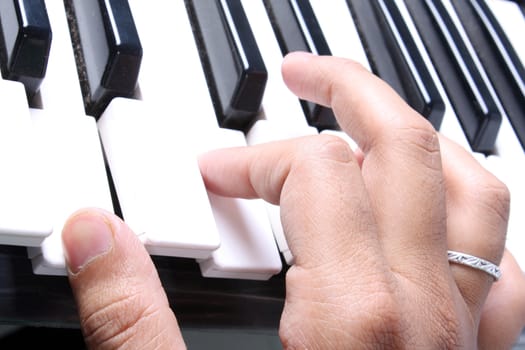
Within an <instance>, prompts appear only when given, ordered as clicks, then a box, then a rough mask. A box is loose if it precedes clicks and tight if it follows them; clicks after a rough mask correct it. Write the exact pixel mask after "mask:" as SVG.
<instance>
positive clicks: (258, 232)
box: [199, 128, 282, 280]
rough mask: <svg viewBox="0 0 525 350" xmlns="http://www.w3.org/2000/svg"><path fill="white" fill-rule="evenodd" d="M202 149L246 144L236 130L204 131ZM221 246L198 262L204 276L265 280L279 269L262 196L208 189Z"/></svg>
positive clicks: (277, 252) (278, 259)
mask: <svg viewBox="0 0 525 350" xmlns="http://www.w3.org/2000/svg"><path fill="white" fill-rule="evenodd" d="M205 136H206V137H204V138H203V140H206V141H205V142H203V144H202V145H201V146H202V147H203V148H204V149H203V151H207V150H211V149H216V148H222V147H234V146H246V140H245V138H244V134H243V133H242V132H240V131H234V130H229V129H223V128H217V129H215V130H212V131H211V132H209V133H206V135H205ZM208 197H209V199H210V203H211V206H212V210H213V215H214V217H215V222H216V223H217V227H218V230H219V235H220V239H221V246H220V247H219V248H218V249H217V250H215V251H214V252H213V253H212V256H211V257H210V258H209V259H206V260H201V261H199V264H200V268H201V272H202V275H203V276H205V277H223V278H241V279H256V280H266V279H269V278H270V277H271V276H273V275H275V274H277V273H279V272H280V271H281V268H282V265H281V258H280V256H279V250H278V249H277V245H276V242H275V239H274V236H273V232H272V227H271V226H270V221H269V220H268V216H267V215H266V210H265V206H264V203H265V202H263V200H262V199H241V198H227V197H223V196H219V195H216V194H214V193H212V192H209V191H208Z"/></svg>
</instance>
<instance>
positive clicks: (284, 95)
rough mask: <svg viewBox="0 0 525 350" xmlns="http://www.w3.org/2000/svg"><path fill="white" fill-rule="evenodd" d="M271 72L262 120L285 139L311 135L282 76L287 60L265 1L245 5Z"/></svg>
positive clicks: (247, 15) (248, 2)
mask: <svg viewBox="0 0 525 350" xmlns="http://www.w3.org/2000/svg"><path fill="white" fill-rule="evenodd" d="M241 2H242V5H243V7H244V11H245V12H246V17H247V18H248V21H249V22H250V25H251V28H252V31H253V34H254V36H255V39H256V40H257V44H258V45H259V50H260V51H261V56H262V58H263V60H264V64H265V65H266V69H267V70H268V82H267V83H266V90H265V94H264V97H263V101H262V111H261V115H260V119H266V120H269V121H272V123H273V124H275V125H276V126H279V128H280V129H281V130H282V131H283V132H282V134H281V135H282V136H284V137H286V138H288V137H295V136H300V135H304V134H305V133H306V134H309V133H310V131H309V130H308V129H309V128H310V127H309V126H308V123H307V121H306V117H305V115H304V112H303V110H302V107H301V104H300V102H299V99H298V98H297V97H296V96H295V95H294V94H293V93H292V92H291V91H290V90H289V89H288V88H287V86H286V84H285V83H284V81H283V78H282V75H281V64H282V61H283V56H282V53H281V49H280V48H279V45H278V43H277V39H276V37H275V35H274V32H273V29H272V25H271V23H270V20H269V18H268V15H267V13H266V9H265V8H264V4H263V2H262V1H252V0H243V1H241Z"/></svg>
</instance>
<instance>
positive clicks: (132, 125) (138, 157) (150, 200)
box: [98, 98, 220, 258]
mask: <svg viewBox="0 0 525 350" xmlns="http://www.w3.org/2000/svg"><path fill="white" fill-rule="evenodd" d="M163 114H164V115H163ZM165 114H170V111H165V110H164V109H163V108H161V109H158V108H156V107H155V106H153V105H148V104H147V103H146V102H144V101H138V100H132V99H124V98H116V99H113V101H112V102H111V103H110V105H109V106H108V108H107V109H106V111H105V112H104V113H103V114H102V116H101V118H100V119H99V121H98V127H99V132H100V135H101V139H102V144H103V148H104V151H105V154H106V157H107V162H108V164H109V167H110V169H111V174H112V178H113V181H114V183H115V189H116V192H117V195H118V199H119V204H120V207H121V210H122V215H123V217H124V220H125V221H126V222H127V223H128V224H129V225H130V227H131V228H132V229H133V230H134V232H135V233H136V234H137V235H139V237H140V238H141V239H142V241H143V242H144V244H145V245H146V248H147V249H148V251H149V252H150V253H151V254H153V255H169V256H180V257H189V258H207V257H209V256H210V255H211V253H212V252H213V251H214V250H215V249H217V248H218V247H219V244H220V240H219V234H218V232H217V227H216V225H215V220H214V218H213V213H212V211H211V207H210V203H209V200H208V196H207V193H206V189H205V187H204V182H203V180H202V177H201V174H200V170H199V167H198V163H197V158H196V147H195V146H194V142H195V141H196V139H197V138H196V137H195V136H196V134H194V133H191V132H188V130H190V129H188V128H180V129H178V130H177V129H173V128H170V127H166V125H165V124H164V123H163V122H164V121H165V120H166V115H165Z"/></svg>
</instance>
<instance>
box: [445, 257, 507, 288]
mask: <svg viewBox="0 0 525 350" xmlns="http://www.w3.org/2000/svg"><path fill="white" fill-rule="evenodd" d="M447 254H448V261H449V262H452V263H456V264H461V265H466V266H470V267H472V268H474V269H478V270H481V271H483V272H486V273H488V274H489V275H491V276H492V277H494V280H495V281H497V280H499V278H500V277H501V270H500V268H499V267H498V265H496V264H493V263H491V262H490V261H487V260H485V259H481V258H478V257H477V256H474V255H469V254H465V253H460V252H455V251H453V250H447Z"/></svg>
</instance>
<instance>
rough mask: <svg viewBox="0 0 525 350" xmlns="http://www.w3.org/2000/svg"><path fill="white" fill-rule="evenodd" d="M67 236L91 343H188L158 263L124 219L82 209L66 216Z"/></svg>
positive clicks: (156, 345) (71, 278)
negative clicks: (178, 323)
mask: <svg viewBox="0 0 525 350" xmlns="http://www.w3.org/2000/svg"><path fill="white" fill-rule="evenodd" d="M62 239H63V244H64V250H65V255H66V261H67V264H68V270H69V281H70V284H71V288H72V291H73V294H74V296H75V300H76V302H77V306H78V311H79V315H80V323H81V328H82V332H83V334H84V337H85V340H86V344H87V345H88V346H89V348H96V349H99V348H103V349H114V348H121V347H127V348H136V349H143V348H146V347H151V348H160V347H175V348H184V342H183V340H182V336H181V334H180V331H179V327H178V325H177V320H176V319H175V316H174V314H173V312H172V311H171V309H170V307H169V304H168V301H167V297H166V295H165V293H164V290H163V288H162V285H161V283H160V280H159V277H158V274H157V272H156V270H155V267H154V265H153V263H152V261H151V259H150V257H149V255H148V253H147V252H146V250H145V248H144V246H143V244H142V243H141V242H140V241H139V240H138V238H137V237H136V236H135V234H134V233H133V232H132V231H131V230H130V229H129V228H128V226H127V225H126V224H125V223H124V222H122V221H121V220H120V219H118V218H117V217H116V216H114V215H113V214H110V213H108V212H105V211H102V210H98V209H87V210H81V211H79V212H77V213H75V214H74V215H73V216H71V217H70V218H69V220H68V221H67V223H66V225H65V227H64V229H63V232H62Z"/></svg>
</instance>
